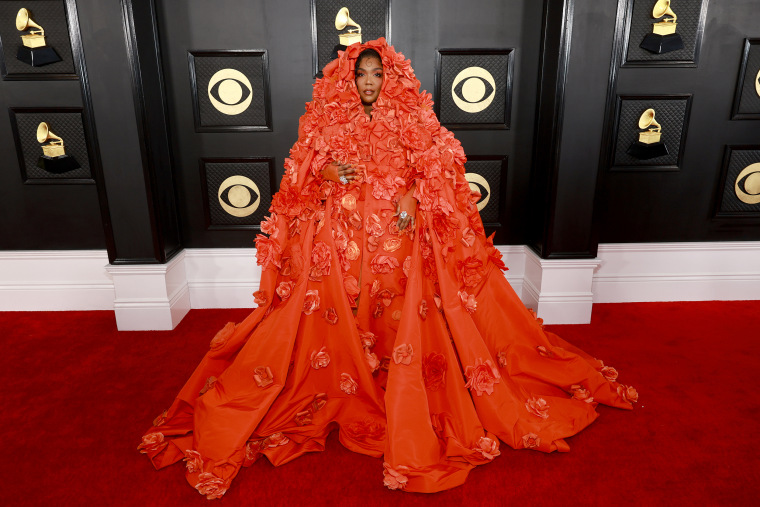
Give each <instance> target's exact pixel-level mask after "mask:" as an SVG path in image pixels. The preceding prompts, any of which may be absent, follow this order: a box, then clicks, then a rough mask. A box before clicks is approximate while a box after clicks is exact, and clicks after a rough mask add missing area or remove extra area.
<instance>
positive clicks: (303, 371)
mask: <svg viewBox="0 0 760 507" xmlns="http://www.w3.org/2000/svg"><path fill="white" fill-rule="evenodd" d="M366 49H373V50H375V51H376V53H374V54H372V53H371V52H370V53H369V54H368V53H364V55H363V57H362V58H361V60H360V61H358V57H359V55H360V53H362V51H364V50H366ZM419 87H420V82H419V81H418V80H417V79H416V78H415V77H414V73H413V71H412V69H411V66H410V62H409V61H408V60H405V59H404V56H403V55H402V54H400V53H396V52H395V51H394V49H393V48H392V47H390V46H388V45H387V44H386V42H385V40H384V39H379V40H377V41H372V42H368V43H366V44H354V45H352V46H350V47H349V48H348V49H347V50H346V51H345V52H343V53H341V55H340V56H339V58H338V59H337V60H335V61H333V62H332V63H330V64H329V65H327V67H325V69H324V78H322V79H319V80H317V82H316V83H315V85H314V94H313V100H312V101H311V102H310V103H308V104H307V106H306V113H305V114H304V116H303V117H302V118H301V121H300V125H299V138H298V142H296V144H295V145H294V146H293V148H292V149H291V152H290V158H288V159H287V160H286V161H285V167H286V173H285V175H284V177H283V180H282V183H281V187H280V190H279V192H278V193H277V194H275V196H274V197H273V199H272V206H271V208H270V212H271V215H270V216H269V217H268V218H267V219H266V220H265V221H264V222H262V226H261V229H262V232H264V233H265V234H267V235H268V237H267V236H264V235H259V236H258V237H257V242H256V247H257V257H258V263H259V264H260V265H261V266H262V278H261V285H260V290H259V291H258V292H256V293H255V294H254V296H255V301H256V303H257V304H258V308H256V309H255V310H254V311H253V312H252V313H251V314H250V315H249V316H248V317H247V318H246V319H245V320H244V321H243V322H241V323H239V324H237V325H236V324H234V323H229V324H227V325H226V326H225V327H224V328H223V329H222V330H221V331H219V333H218V334H217V335H216V336H215V337H214V338H213V339H212V340H211V345H210V350H209V351H208V353H207V354H206V355H205V356H204V358H203V360H202V361H201V363H200V365H199V366H198V368H197V369H196V370H195V372H194V373H193V375H192V376H191V377H190V379H189V380H188V381H187V383H186V384H185V386H184V387H183V389H182V391H181V392H180V393H179V395H178V396H177V398H176V399H175V400H174V403H173V404H172V405H171V407H170V408H169V409H167V410H166V411H165V412H164V413H162V414H161V415H160V416H159V417H158V418H157V419H156V420H155V421H154V425H153V427H151V428H150V430H148V432H147V433H146V434H145V436H144V437H143V440H142V443H141V444H140V446H139V449H140V450H141V452H143V453H145V454H147V455H148V457H149V458H150V459H151V460H152V462H153V464H154V465H155V466H156V468H161V467H164V466H167V465H169V464H171V463H175V462H177V461H180V460H184V461H185V465H186V467H187V479H188V481H189V482H190V484H191V485H192V486H194V487H195V488H196V489H197V490H198V491H199V492H200V493H201V494H203V495H205V496H206V497H207V498H209V499H212V498H219V497H221V496H222V495H223V494H224V492H225V491H226V490H227V488H228V487H229V485H230V483H231V481H232V479H233V478H234V477H235V476H236V475H237V473H238V471H239V470H240V468H241V467H243V466H248V465H250V464H251V463H253V462H254V461H255V460H256V459H258V458H259V457H261V456H262V455H263V456H266V457H267V458H268V459H269V460H270V461H271V462H272V463H273V464H274V465H281V464H284V463H287V462H288V461H290V460H292V459H295V458H297V457H298V456H300V455H302V454H304V453H306V452H311V451H321V450H323V449H324V443H325V438H326V437H327V435H328V433H329V432H330V431H332V430H333V429H335V428H338V430H339V438H340V441H341V443H342V444H343V445H345V446H346V447H347V448H349V449H351V450H352V451H356V452H360V453H363V454H368V455H370V456H375V457H383V458H384V463H383V467H384V468H383V476H384V483H385V485H386V486H387V487H389V488H391V489H403V490H406V491H418V492H435V491H440V490H443V489H448V488H452V487H454V486H457V485H459V484H462V483H463V482H464V481H465V479H466V477H467V474H468V472H469V470H470V469H472V468H473V467H474V466H475V465H479V464H484V463H488V462H489V461H491V460H492V459H494V458H495V457H496V456H498V455H499V454H500V451H499V442H500V441H501V442H504V443H506V444H507V445H508V446H510V447H512V448H515V449H519V448H527V449H536V450H539V451H544V452H551V451H567V450H568V449H569V447H568V445H567V444H566V443H565V440H564V438H565V437H568V436H571V435H574V434H575V433H577V432H578V431H580V430H581V429H583V428H585V427H586V426H588V425H589V424H590V423H591V422H592V421H593V420H594V419H595V418H596V417H597V413H596V411H595V407H596V404H597V403H598V402H600V403H605V404H607V405H612V406H616V407H620V408H626V409H630V408H631V402H635V401H636V399H637V397H638V395H637V394H636V391H635V389H633V388H632V387H630V386H625V385H623V384H620V383H618V382H617V381H616V378H617V372H616V371H615V370H614V368H611V367H605V366H604V365H603V364H602V363H601V362H600V361H598V360H596V359H593V358H592V357H591V356H589V355H587V354H585V353H584V352H582V351H580V350H578V349H576V348H575V347H573V346H571V345H569V344H568V343H567V342H565V341H563V340H562V339H561V338H559V337H557V336H556V335H554V334H552V333H549V332H546V331H544V330H543V329H542V326H541V323H540V321H539V320H537V319H536V318H535V317H534V315H533V314H532V313H531V312H530V311H529V310H528V309H526V308H525V307H524V305H523V304H522V302H521V301H520V299H519V298H518V297H517V295H516V294H515V292H514V291H513V290H512V288H511V287H510V286H509V284H508V283H507V281H506V279H505V277H504V276H503V274H502V272H501V271H502V270H505V269H506V268H505V266H504V264H503V263H502V261H501V255H500V253H499V252H498V250H497V249H496V248H494V246H493V243H492V239H491V238H486V237H485V235H484V231H483V225H482V222H481V220H480V216H479V215H478V211H477V208H476V206H475V203H476V202H477V200H478V198H479V196H478V195H477V194H473V193H472V192H471V190H470V187H469V184H468V183H467V181H466V180H465V172H464V163H465V160H466V158H465V155H464V152H463V150H462V148H461V145H460V143H459V142H458V141H457V140H456V139H455V138H454V136H453V135H452V134H451V133H450V132H449V131H448V130H446V129H445V128H443V127H441V126H440V124H439V122H438V120H437V118H436V116H435V114H434V113H433V109H432V101H431V98H430V95H429V94H428V93H424V92H423V93H420V92H419ZM360 94H361V95H360Z"/></svg>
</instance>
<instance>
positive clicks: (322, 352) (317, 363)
mask: <svg viewBox="0 0 760 507" xmlns="http://www.w3.org/2000/svg"><path fill="white" fill-rule="evenodd" d="M328 364H330V355H329V354H328V353H327V347H322V348H321V349H319V352H317V351H316V350H315V351H313V352H312V353H311V367H312V368H314V369H315V370H318V369H320V368H326V367H327V365H328Z"/></svg>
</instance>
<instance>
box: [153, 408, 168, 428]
mask: <svg viewBox="0 0 760 507" xmlns="http://www.w3.org/2000/svg"><path fill="white" fill-rule="evenodd" d="M168 413H169V410H168V409H167V410H164V411H163V412H161V413H160V414H158V416H156V418H155V419H153V426H161V425H162V424H164V423H165V422H166V416H167V414H168Z"/></svg>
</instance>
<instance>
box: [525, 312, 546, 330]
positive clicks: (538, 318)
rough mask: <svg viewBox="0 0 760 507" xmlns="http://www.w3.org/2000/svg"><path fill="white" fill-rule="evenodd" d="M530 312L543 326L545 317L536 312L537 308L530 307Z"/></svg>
mask: <svg viewBox="0 0 760 507" xmlns="http://www.w3.org/2000/svg"><path fill="white" fill-rule="evenodd" d="M528 312H529V313H530V314H531V315H532V316H533V318H534V319H536V321H537V322H538V325H539V326H543V324H544V319H542V318H541V317H539V316H538V314H537V313H536V310H534V309H533V308H528Z"/></svg>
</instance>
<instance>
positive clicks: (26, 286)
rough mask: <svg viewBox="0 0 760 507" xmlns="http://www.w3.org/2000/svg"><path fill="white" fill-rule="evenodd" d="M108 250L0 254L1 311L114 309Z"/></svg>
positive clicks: (9, 251)
mask: <svg viewBox="0 0 760 507" xmlns="http://www.w3.org/2000/svg"><path fill="white" fill-rule="evenodd" d="M106 265H108V254H107V253H106V251H105V250H41V251H20V250H8V251H0V311H13V312H18V311H66V310H113V302H114V287H113V280H112V279H111V276H110V275H109V274H108V273H107V272H106V270H105V266H106Z"/></svg>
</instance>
